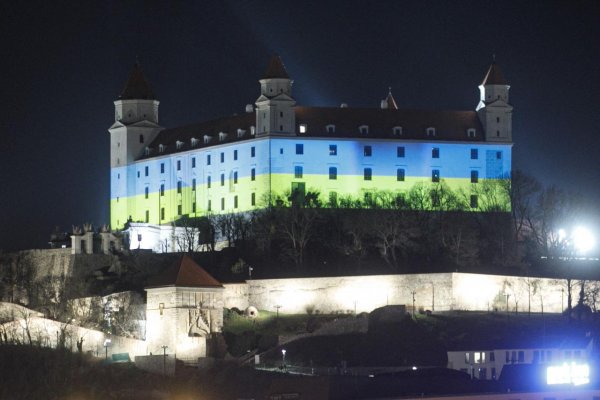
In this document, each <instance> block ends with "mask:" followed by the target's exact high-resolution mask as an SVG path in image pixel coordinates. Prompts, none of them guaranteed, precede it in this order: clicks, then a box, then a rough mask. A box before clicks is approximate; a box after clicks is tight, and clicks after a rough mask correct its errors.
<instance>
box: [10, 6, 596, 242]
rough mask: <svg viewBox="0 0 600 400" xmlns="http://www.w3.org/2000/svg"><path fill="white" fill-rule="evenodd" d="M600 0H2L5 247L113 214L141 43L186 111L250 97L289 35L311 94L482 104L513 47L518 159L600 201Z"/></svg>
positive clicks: (323, 101) (167, 96) (174, 120)
mask: <svg viewBox="0 0 600 400" xmlns="http://www.w3.org/2000/svg"><path fill="white" fill-rule="evenodd" d="M87 3H95V4H96V6H95V7H94V6H90V5H89V4H87ZM599 5H600V2H580V1H564V2H550V1H544V2H541V1H540V2H534V1H527V2H523V1H514V2H504V1H481V0H478V1H473V2H467V1H422V0H420V1H416V2H407V1H395V0H394V1H362V2H357V1H348V0H346V1H340V2H335V1H328V2H324V1H314V2H301V1H290V2H287V1H281V0H280V1H273V2H271V1H256V2H254V1H235V2H234V1H216V2H208V1H197V2H189V1H180V2H177V1H172V2H167V1H156V2H152V1H143V2H142V1H140V2H135V1H114V2H113V1H102V2H64V3H61V2H48V1H40V2H23V1H14V2H7V1H4V2H1V5H0V51H1V54H2V57H1V59H0V65H1V66H2V67H1V68H0V102H1V103H0V107H1V108H0V139H1V140H0V178H1V183H2V185H1V192H0V194H1V196H0V248H3V249H7V250H11V249H17V248H39V247H45V245H46V242H47V239H48V236H49V234H50V232H51V231H52V230H53V228H54V226H56V225H59V226H61V227H62V229H63V230H70V227H71V224H79V225H80V224H82V223H83V222H86V221H90V222H93V223H94V224H96V225H99V224H102V223H106V222H108V220H109V218H108V217H109V215H108V214H109V210H108V199H109V134H108V131H107V128H108V127H109V126H110V125H111V124H112V122H113V116H114V108H113V103H112V102H113V100H114V99H115V98H116V97H117V96H118V95H119V93H120V91H121V90H122V88H123V85H124V83H125V80H126V78H127V76H128V74H129V72H130V69H131V67H132V64H133V63H134V61H135V58H136V55H137V56H138V57H139V60H140V62H141V63H142V65H143V68H144V71H145V74H146V77H147V78H148V80H149V81H150V82H151V84H152V86H153V88H154V91H155V93H156V94H157V96H158V98H159V100H160V101H161V105H160V117H161V121H160V122H161V124H162V125H163V126H166V127H173V126H178V125H182V124H187V123H194V122H199V121H202V120H205V119H210V118H214V117H219V116H223V115H229V114H233V113H241V112H243V109H244V105H245V104H247V103H253V102H254V100H256V98H257V97H258V93H259V85H258V82H257V79H259V78H260V76H261V74H262V73H263V72H264V71H265V68H266V65H267V62H268V59H269V56H270V55H271V54H273V53H279V54H280V55H281V56H282V58H283V60H284V62H285V64H286V67H287V69H288V72H289V73H290V75H291V76H292V78H294V80H295V84H294V95H295V98H296V100H297V101H298V103H299V104H301V105H323V106H325V105H333V106H335V105H339V104H340V103H342V102H346V103H348V104H349V105H350V106H373V107H377V106H378V105H379V101H380V99H382V98H384V97H385V95H386V93H387V88H388V86H391V87H392V88H393V93H394V96H395V98H396V100H397V102H398V105H399V106H400V107H401V108H430V109H464V110H470V109H474V108H475V106H476V105H477V102H478V96H479V94H478V90H477V85H478V84H479V83H480V82H481V80H482V78H483V76H484V73H485V71H486V69H487V67H488V65H489V63H490V61H491V59H492V54H494V53H495V54H496V60H497V62H498V64H499V65H500V66H501V67H502V68H503V70H504V74H505V76H506V78H507V79H508V81H509V83H510V84H511V91H510V95H511V103H512V105H513V106H514V114H513V138H514V142H515V145H514V153H513V155H514V168H518V169H522V170H524V171H526V172H528V173H529V174H531V175H533V176H535V177H537V178H538V179H540V180H541V181H543V182H544V183H545V184H556V185H557V186H559V187H561V188H564V189H565V190H569V191H575V192H578V193H580V194H581V195H582V196H584V197H585V198H586V199H588V200H589V202H590V203H593V202H597V201H598V199H599V198H600V172H599V171H600V162H599V161H598V153H599V150H600V139H599V138H600V102H599V101H598V99H599V98H600V94H599V91H600V73H599V65H600V57H599V50H598V49H599V46H598V38H600V28H599V26H600V6H599ZM595 212H596V213H597V212H598V206H596V208H595ZM592 228H594V229H595V230H596V231H598V227H592Z"/></svg>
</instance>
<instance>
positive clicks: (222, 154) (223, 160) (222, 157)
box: [220, 152, 225, 163]
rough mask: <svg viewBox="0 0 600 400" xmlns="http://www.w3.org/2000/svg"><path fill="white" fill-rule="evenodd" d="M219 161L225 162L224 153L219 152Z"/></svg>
mask: <svg viewBox="0 0 600 400" xmlns="http://www.w3.org/2000/svg"><path fill="white" fill-rule="evenodd" d="M220 157H221V162H222V163H223V162H225V153H223V152H221V156H220Z"/></svg>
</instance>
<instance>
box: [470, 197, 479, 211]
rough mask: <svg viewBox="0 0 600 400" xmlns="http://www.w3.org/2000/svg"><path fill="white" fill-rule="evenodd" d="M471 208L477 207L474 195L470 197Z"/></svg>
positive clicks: (477, 202)
mask: <svg viewBox="0 0 600 400" xmlns="http://www.w3.org/2000/svg"><path fill="white" fill-rule="evenodd" d="M470 206H471V208H477V207H478V206H479V201H478V198H477V195H476V194H472V195H471V204H470Z"/></svg>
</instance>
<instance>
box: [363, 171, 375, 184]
mask: <svg viewBox="0 0 600 400" xmlns="http://www.w3.org/2000/svg"><path fill="white" fill-rule="evenodd" d="M363 176H364V179H365V181H370V180H371V178H372V177H373V170H372V169H371V168H365V170H364V173H363Z"/></svg>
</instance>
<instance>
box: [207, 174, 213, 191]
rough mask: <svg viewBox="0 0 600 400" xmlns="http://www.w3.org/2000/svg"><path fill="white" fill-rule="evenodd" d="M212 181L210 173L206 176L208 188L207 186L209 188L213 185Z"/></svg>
mask: <svg viewBox="0 0 600 400" xmlns="http://www.w3.org/2000/svg"><path fill="white" fill-rule="evenodd" d="M211 181H212V179H211V177H210V175H208V176H207V177H206V188H207V189H210V185H211V183H212V182H211Z"/></svg>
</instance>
